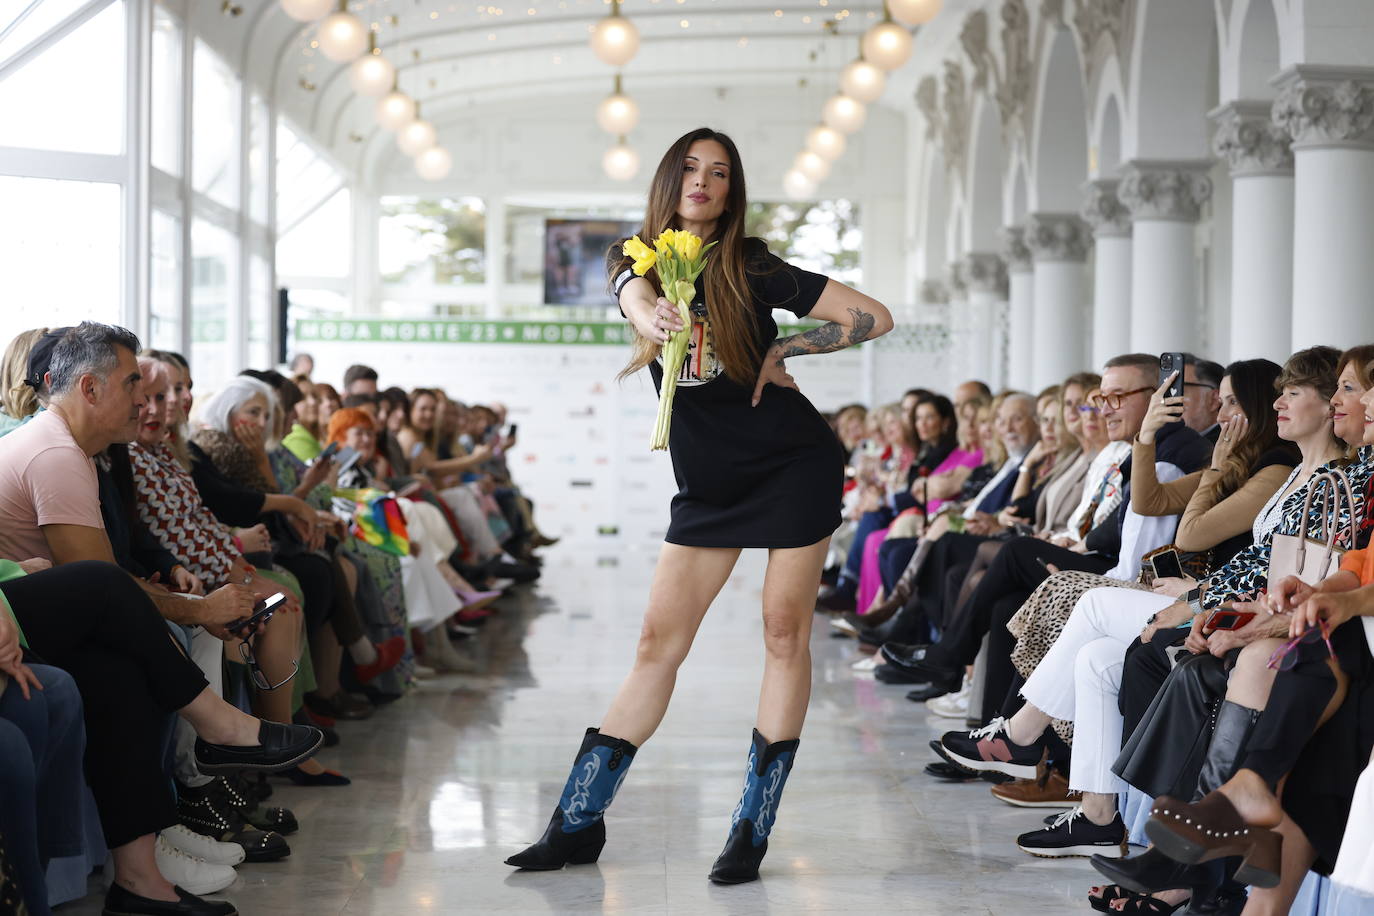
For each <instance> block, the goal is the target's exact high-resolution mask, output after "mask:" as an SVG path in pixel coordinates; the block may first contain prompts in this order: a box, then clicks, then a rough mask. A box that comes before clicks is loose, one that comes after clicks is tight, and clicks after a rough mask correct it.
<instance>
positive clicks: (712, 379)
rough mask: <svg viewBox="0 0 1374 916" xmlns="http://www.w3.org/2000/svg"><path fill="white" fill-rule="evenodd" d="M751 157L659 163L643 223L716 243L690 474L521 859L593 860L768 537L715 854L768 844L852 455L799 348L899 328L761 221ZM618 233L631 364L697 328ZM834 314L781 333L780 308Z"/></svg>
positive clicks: (718, 148) (683, 432) (676, 154)
mask: <svg viewBox="0 0 1374 916" xmlns="http://www.w3.org/2000/svg"><path fill="white" fill-rule="evenodd" d="M745 211H746V198H745V184H744V171H743V169H742V167H741V165H740V157H739V152H738V151H737V150H736V148H735V144H734V143H733V141H731V140H730V138H729V137H727V136H725V135H724V134H721V133H717V132H716V131H713V130H710V129H707V128H700V129H698V130H694V131H692V132H691V133H689V134H687V135H685V136H683V137H682V138H680V139H679V140H678V141H677V142H676V143H674V144H673V145H672V147H670V148H669V150H668V152H667V153H666V154H665V155H664V157H663V160H662V161H661V162H660V163H659V166H658V171H657V173H656V174H655V176H654V180H653V185H652V186H651V188H650V190H649V200H648V205H647V207H646V210H645V220H644V227H643V229H642V230H641V232H640V237H641V238H643V239H646V240H652V239H654V238H657V237H658V235H659V233H660V232H662V231H663V230H664V229H669V228H673V229H686V230H689V231H691V232H693V233H695V234H696V235H697V236H699V237H700V238H702V239H703V240H704V241H707V242H711V241H717V242H719V244H718V245H717V246H716V247H715V248H713V249H712V250H711V252H710V255H709V259H708V262H707V267H706V270H705V271H704V272H703V274H702V275H701V277H700V279H698V281H697V287H696V296H695V302H694V303H693V305H692V313H693V321H692V328H691V333H692V345H691V349H690V350H689V351H688V355H687V359H686V360H685V361H684V363H683V367H682V372H681V374H680V376H679V380H678V391H677V396H676V399H675V401H674V404H673V422H672V431H671V433H670V436H669V451H670V452H671V455H672V459H673V471H674V474H675V475H676V477H677V483H678V488H679V489H678V494H677V496H675V497H674V498H673V504H672V521H671V524H670V525H669V527H668V536H667V543H666V544H665V545H664V547H663V551H662V553H661V554H660V555H659V559H658V566H657V568H656V571H655V575H654V582H653V586H652V589H651V591H650V594H649V606H648V609H647V610H646V611H645V614H644V629H643V632H642V633H641V635H640V640H639V648H638V652H637V654H636V657H635V664H634V668H633V670H632V671H631V672H630V675H629V677H627V678H626V679H625V682H624V683H623V684H622V685H621V688H620V692H619V693H618V694H617V695H616V698H615V700H614V701H613V702H612V704H611V708H610V710H609V711H608V712H607V714H606V716H605V718H604V719H603V720H602V723H601V727H600V728H591V729H588V730H587V733H586V736H585V738H584V740H583V742H582V746H581V748H580V749H579V750H578V754H577V759H576V761H575V763H574V765H573V770H572V773H571V774H570V775H569V777H568V782H567V785H566V786H565V788H564V790H563V795H562V797H561V798H560V799H559V802H558V807H557V809H556V810H555V811H554V813H553V817H552V819H551V820H550V822H549V826H548V829H547V830H546V831H545V832H544V836H543V838H542V839H540V841H539V842H538V843H536V844H535V845H533V846H531V847H530V848H528V849H526V850H525V851H524V852H521V853H520V854H518V855H515V856H512V857H510V858H509V859H507V860H506V862H507V864H509V865H514V866H516V867H518V868H526V869H555V868H562V867H563V866H564V865H566V864H574V865H577V864H587V863H591V862H595V861H596V859H597V857H598V855H600V852H601V847H602V845H603V844H604V843H605V839H606V828H605V825H604V823H603V821H602V815H603V813H604V812H605V810H606V808H607V806H609V805H610V803H611V799H612V798H613V797H614V795H615V791H616V789H618V788H619V786H620V783H621V781H623V779H624V777H625V772H626V770H627V769H628V768H629V764H630V761H631V759H633V757H634V754H635V752H636V750H637V749H638V747H639V745H641V744H643V743H644V742H645V741H646V740H647V739H648V738H649V736H650V735H652V734H653V733H654V730H655V729H656V728H657V727H658V724H659V722H660V721H661V720H662V718H663V714H664V713H665V712H666V711H667V708H668V701H669V699H670V698H671V696H672V692H673V684H674V682H675V681H676V679H677V669H678V667H679V666H680V665H681V664H682V662H683V660H684V659H685V658H686V657H687V652H688V650H689V649H690V648H691V646H692V639H693V637H694V636H695V635H696V632H697V628H698V626H699V625H700V624H701V621H702V618H703V617H704V616H705V614H706V610H707V608H709V607H710V605H711V602H712V601H713V600H714V599H715V597H716V595H717V594H718V593H719V592H720V590H721V588H722V587H723V586H724V584H725V582H726V580H727V579H728V578H729V576H730V573H731V571H732V570H733V569H734V566H735V561H736V560H737V559H738V558H739V554H740V550H741V549H742V548H745V547H763V548H767V549H768V552H769V554H768V573H767V578H766V580H765V582H764V590H763V632H764V640H763V641H764V650H765V665H764V673H763V686H762V689H761V691H760V696H759V707H758V718H757V720H756V721H757V725H756V727H755V729H754V734H753V744H752V747H751V749H750V754H749V769H748V773H747V776H746V780H745V786H744V795H743V797H742V798H741V800H740V803H739V806H738V807H737V808H736V809H735V813H734V817H733V819H732V822H731V827H730V833H729V836H728V839H727V841H726V846H725V850H724V852H722V853H721V855H720V857H719V858H718V859H717V860H716V863H715V866H714V867H713V868H712V870H711V875H710V877H711V880H713V881H716V882H718V883H723V884H735V883H740V882H744V881H752V880H755V879H756V878H757V877H758V868H759V863H760V862H761V861H762V860H763V855H764V853H765V851H766V850H767V847H768V843H767V838H768V833H769V831H770V829H771V828H772V825H773V820H774V818H775V817H776V813H777V804H778V797H779V795H780V793H781V791H782V786H783V782H784V781H785V780H786V778H787V773H788V771H789V770H790V769H791V767H792V758H793V756H794V754H795V753H796V750H797V743H798V740H797V739H798V736H799V735H800V734H801V728H802V721H803V720H804V719H805V717H806V707H807V702H808V700H809V699H810V695H811V654H810V647H809V637H810V631H811V617H812V612H813V609H814V607H815V603H816V590H817V587H818V585H819V583H820V576H821V569H822V567H823V565H824V562H825V554H826V547H827V545H828V544H829V540H830V535H831V533H832V532H833V531H834V530H835V528H837V527H838V526H839V523H840V502H841V498H842V492H843V486H844V462H845V456H844V454H843V450H842V448H841V446H840V443H839V441H838V440H837V439H836V438H835V435H834V433H833V432H832V431H831V429H830V427H829V425H828V424H827V423H826V422H825V420H824V419H823V418H822V417H821V415H820V414H819V413H818V412H817V411H816V409H815V408H814V407H812V406H811V403H810V402H809V401H808V400H807V399H806V398H805V397H803V396H802V394H801V392H800V391H798V390H797V385H796V382H794V381H793V379H792V376H790V375H788V373H787V369H786V366H785V362H784V361H785V360H786V359H787V358H788V357H792V356H804V355H808V354H813V353H832V352H834V351H836V350H842V349H844V348H845V347H850V346H853V345H855V344H858V343H862V342H863V341H865V340H872V339H874V338H876V337H879V336H881V335H882V334H885V333H887V332H888V331H889V330H891V329H892V317H891V315H889V313H888V311H887V309H885V308H884V307H883V306H882V305H881V304H880V303H878V302H876V301H874V300H873V299H870V298H869V297H868V296H865V295H863V294H862V293H859V292H857V291H855V290H853V289H850V288H849V287H847V286H845V285H843V284H841V283H837V282H835V281H834V280H830V279H827V278H826V277H824V276H821V275H819V274H814V273H810V272H808V271H805V270H801V269H799V268H796V267H792V266H790V265H788V264H786V263H785V262H783V261H782V260H781V259H779V258H777V257H776V256H774V255H772V254H771V253H769V251H768V246H767V244H766V243H764V241H763V240H762V239H757V238H746V237H745V235H744V216H745ZM629 267H630V261H629V259H628V258H626V257H624V255H623V254H622V252H621V251H620V249H619V246H616V247H615V248H613V249H612V251H611V257H610V274H611V278H612V285H613V289H614V292H615V294H616V297H617V300H618V302H619V304H620V309H621V312H622V313H623V314H624V315H625V317H626V318H628V319H629V321H630V323H631V325H632V326H633V327H634V330H635V332H636V342H635V349H634V356H633V358H632V359H631V361H630V364H629V366H627V367H626V370H625V372H624V373H623V375H628V374H630V373H632V372H635V371H638V370H639V369H641V368H644V367H645V366H648V368H649V371H650V374H651V375H652V376H653V380H654V385H655V386H656V387H658V386H659V385H661V383H662V379H663V369H662V366H661V365H660V361H659V353H660V349H661V346H662V344H663V343H664V341H666V340H667V339H668V334H669V333H670V332H672V331H677V330H679V329H681V328H682V327H683V325H682V322H681V321H680V319H679V317H678V312H677V309H676V308H675V307H674V306H673V305H672V304H671V303H669V302H668V301H667V300H666V299H663V298H661V296H660V293H661V290H660V289H659V288H658V285H657V279H656V277H655V276H654V275H653V274H652V272H651V273H650V274H648V275H646V276H644V277H636V276H634V275H633V273H632V272H631V271H630V270H629ZM775 308H782V309H787V310H788V311H791V312H792V313H794V314H795V315H797V316H798V317H802V316H810V317H812V318H817V319H820V320H821V322H822V324H820V325H819V326H818V327H815V328H812V329H810V330H808V331H806V332H804V333H801V334H796V335H793V336H790V337H784V338H778V337H777V333H778V328H777V325H776V323H774V321H773V315H772V312H773V309H775Z"/></svg>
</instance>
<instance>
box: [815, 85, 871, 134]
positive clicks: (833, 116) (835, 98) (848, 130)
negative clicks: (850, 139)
mask: <svg viewBox="0 0 1374 916" xmlns="http://www.w3.org/2000/svg"><path fill="white" fill-rule="evenodd" d="M865 114H866V112H865V111H864V106H863V104H862V103H861V102H856V101H854V100H853V99H851V98H850V97H849V96H847V95H845V94H844V93H837V94H836V95H832V96H831V97H830V101H828V102H826V103H825V107H824V108H822V109H821V120H822V121H824V122H825V125H826V126H827V127H830V128H833V129H834V130H838V131H839V132H840V133H842V134H852V133H854V131H856V130H858V129H859V128H860V127H863V126H864V116H865Z"/></svg>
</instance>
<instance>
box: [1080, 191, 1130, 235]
mask: <svg viewBox="0 0 1374 916" xmlns="http://www.w3.org/2000/svg"><path fill="white" fill-rule="evenodd" d="M1120 184H1121V182H1120V181H1118V180H1117V179H1115V178H1097V179H1094V180H1092V181H1090V182H1088V183H1087V184H1085V185H1084V186H1083V193H1084V197H1083V207H1082V209H1080V210H1079V211H1078V215H1079V216H1081V217H1083V221H1084V222H1086V223H1087V224H1088V225H1089V226H1091V227H1092V229H1093V235H1094V236H1095V237H1097V238H1099V239H1102V238H1120V237H1122V236H1127V235H1130V234H1131V211H1130V210H1128V209H1126V205H1125V204H1123V203H1122V202H1121V198H1120V197H1119V196H1118V194H1117V190H1118V188H1119V186H1120Z"/></svg>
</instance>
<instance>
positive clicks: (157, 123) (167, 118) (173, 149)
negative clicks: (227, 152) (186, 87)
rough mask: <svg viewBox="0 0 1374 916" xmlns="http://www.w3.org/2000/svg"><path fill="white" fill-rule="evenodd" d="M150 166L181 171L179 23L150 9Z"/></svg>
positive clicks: (168, 14)
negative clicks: (151, 95) (151, 132)
mask: <svg viewBox="0 0 1374 916" xmlns="http://www.w3.org/2000/svg"><path fill="white" fill-rule="evenodd" d="M152 67H153V76H152V80H153V124H152V128H153V149H152V158H153V166H154V167H155V168H159V169H162V171H164V172H166V173H167V174H168V175H180V174H181V92H182V85H181V25H180V23H178V22H177V20H176V17H175V16H173V15H172V14H171V13H168V12H167V11H166V10H164V9H163V8H162V7H160V6H158V7H154V8H153V60H152Z"/></svg>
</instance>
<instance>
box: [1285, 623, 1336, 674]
mask: <svg viewBox="0 0 1374 916" xmlns="http://www.w3.org/2000/svg"><path fill="white" fill-rule="evenodd" d="M1317 640H1321V641H1322V642H1324V643H1326V651H1327V652H1329V653H1330V655H1331V657H1332V658H1335V657H1336V650H1335V649H1333V648H1331V627H1330V626H1328V625H1327V622H1326V621H1325V620H1324V619H1322V620H1318V621H1317V625H1316V626H1314V627H1308V628H1307V629H1306V630H1305V631H1304V632H1303V634H1302V635H1301V636H1296V637H1294V638H1293V639H1290V640H1288V642H1286V643H1284V644H1283V645H1281V646H1279V647H1278V648H1277V649H1275V650H1274V654H1273V655H1271V656H1269V667H1270V668H1273V669H1276V670H1278V671H1291V670H1292V669H1293V666H1294V665H1296V664H1297V663H1298V653H1297V652H1296V651H1294V650H1295V649H1297V648H1298V646H1301V645H1303V644H1312V643H1316V642H1317Z"/></svg>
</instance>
